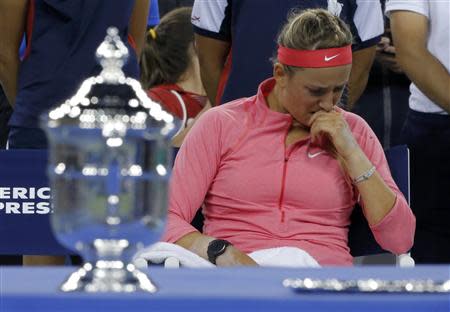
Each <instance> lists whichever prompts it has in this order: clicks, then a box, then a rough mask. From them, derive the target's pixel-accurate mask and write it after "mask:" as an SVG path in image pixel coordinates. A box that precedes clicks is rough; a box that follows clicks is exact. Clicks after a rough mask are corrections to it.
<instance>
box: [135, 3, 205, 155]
mask: <svg viewBox="0 0 450 312" xmlns="http://www.w3.org/2000/svg"><path fill="white" fill-rule="evenodd" d="M191 12H192V9H191V8H188V7H183V8H178V9H175V10H173V11H171V12H169V13H167V14H166V15H165V16H164V17H163V18H162V19H161V23H160V24H159V25H158V26H157V27H156V28H152V29H150V30H149V31H148V33H147V38H146V44H145V47H144V52H143V55H142V59H141V82H142V85H143V87H144V88H145V89H147V90H148V92H147V93H148V96H149V97H150V98H151V99H152V100H154V101H157V102H158V103H160V104H161V105H163V106H164V108H165V109H166V110H167V111H169V112H171V113H172V114H174V115H175V116H177V117H178V118H180V119H182V120H183V126H182V129H183V131H181V132H180V133H179V135H177V136H176V137H175V138H174V139H173V144H174V145H175V146H179V145H181V142H182V140H183V138H184V136H185V135H186V133H187V131H189V125H191V124H192V123H193V121H194V120H195V117H196V116H199V115H200V114H201V113H203V112H204V111H205V110H207V109H208V108H209V107H210V105H209V103H208V100H207V97H206V94H205V90H204V88H203V85H202V82H201V79H200V69H199V62H198V57H197V53H196V52H195V48H194V32H193V30H192V26H191Z"/></svg>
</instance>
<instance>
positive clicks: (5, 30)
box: [0, 0, 28, 106]
mask: <svg viewBox="0 0 450 312" xmlns="http://www.w3.org/2000/svg"><path fill="white" fill-rule="evenodd" d="M27 7H28V0H2V1H0V30H1V36H0V83H1V85H2V88H3V90H4V91H5V94H6V97H7V98H8V102H9V104H10V105H11V106H14V102H15V98H16V94H17V79H18V73H19V64H20V59H19V48H20V43H21V41H22V38H23V34H24V31H25V23H26V14H27Z"/></svg>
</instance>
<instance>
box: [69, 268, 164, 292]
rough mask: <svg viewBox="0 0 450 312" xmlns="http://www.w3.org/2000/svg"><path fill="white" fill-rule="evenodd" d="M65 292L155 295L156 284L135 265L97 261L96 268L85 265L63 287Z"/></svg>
mask: <svg viewBox="0 0 450 312" xmlns="http://www.w3.org/2000/svg"><path fill="white" fill-rule="evenodd" d="M61 290H62V291H64V292H72V291H84V292H119V293H124V292H125V293H128V292H135V291H144V292H149V293H154V292H156V291H157V288H156V286H155V284H153V282H152V281H151V280H150V279H149V277H148V276H147V275H146V274H145V273H143V272H141V271H140V270H138V269H137V268H136V267H135V266H134V265H133V264H131V263H129V264H125V263H123V262H121V261H104V260H101V261H97V262H96V264H95V266H93V265H92V264H90V263H85V264H84V265H83V266H82V267H81V268H79V269H78V270H77V271H76V272H73V273H72V274H71V275H70V277H69V278H68V279H67V281H65V282H64V283H63V284H62V285H61Z"/></svg>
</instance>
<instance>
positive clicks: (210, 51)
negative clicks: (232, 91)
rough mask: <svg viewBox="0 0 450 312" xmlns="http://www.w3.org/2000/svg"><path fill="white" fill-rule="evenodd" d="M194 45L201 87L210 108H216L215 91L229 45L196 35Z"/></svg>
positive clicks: (225, 42)
mask: <svg viewBox="0 0 450 312" xmlns="http://www.w3.org/2000/svg"><path fill="white" fill-rule="evenodd" d="M195 45H196V50H197V54H198V58H199V61H200V75H201V77H202V83H203V86H204V87H205V91H206V94H207V96H208V98H209V100H210V102H211V104H212V106H216V105H217V104H219V103H216V97H217V90H218V87H219V82H220V78H221V75H222V71H223V69H224V66H225V62H226V60H227V57H228V53H229V52H230V47H231V44H230V43H229V42H227V41H222V40H217V39H212V38H209V37H205V36H201V35H198V34H196V35H195Z"/></svg>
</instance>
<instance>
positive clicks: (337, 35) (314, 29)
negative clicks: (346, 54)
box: [273, 9, 353, 72]
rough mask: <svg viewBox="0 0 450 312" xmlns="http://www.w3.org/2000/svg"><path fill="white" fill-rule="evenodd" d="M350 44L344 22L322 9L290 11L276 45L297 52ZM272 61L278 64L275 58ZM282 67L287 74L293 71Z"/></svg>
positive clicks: (351, 38) (289, 67) (287, 67)
mask: <svg viewBox="0 0 450 312" xmlns="http://www.w3.org/2000/svg"><path fill="white" fill-rule="evenodd" d="M352 42H353V36H352V33H351V32H350V29H349V27H348V26H347V25H346V24H345V23H344V21H343V20H341V19H340V18H339V17H338V16H335V15H333V14H331V13H330V12H328V11H327V10H324V9H307V10H304V11H298V10H294V11H292V12H291V13H290V14H289V16H288V20H287V22H286V24H285V25H284V26H283V27H282V29H281V31H280V33H279V35H278V38H277V43H278V45H280V46H283V47H287V48H291V49H297V50H318V49H328V48H339V47H343V46H346V45H349V44H352ZM273 61H274V62H278V60H277V58H276V57H274V58H273ZM284 66H285V67H286V69H287V71H288V72H292V71H293V69H294V68H292V66H286V65H284Z"/></svg>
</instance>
